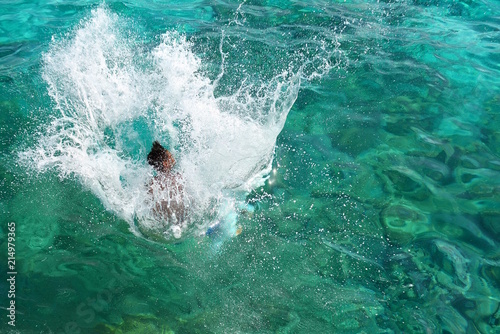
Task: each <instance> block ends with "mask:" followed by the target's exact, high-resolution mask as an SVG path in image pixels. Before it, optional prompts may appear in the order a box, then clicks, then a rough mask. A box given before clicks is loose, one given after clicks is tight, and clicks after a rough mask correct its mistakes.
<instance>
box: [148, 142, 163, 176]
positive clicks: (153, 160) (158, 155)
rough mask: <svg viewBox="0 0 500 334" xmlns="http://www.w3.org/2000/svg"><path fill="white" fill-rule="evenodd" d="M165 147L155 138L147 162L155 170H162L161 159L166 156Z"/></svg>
mask: <svg viewBox="0 0 500 334" xmlns="http://www.w3.org/2000/svg"><path fill="white" fill-rule="evenodd" d="M165 151H166V149H165V148H164V147H163V146H161V144H160V143H159V142H158V141H157V140H155V141H154V143H153V147H152V148H151V152H149V154H148V163H149V164H150V165H151V166H153V167H154V168H155V169H157V170H163V160H164V159H165V158H166V152H165Z"/></svg>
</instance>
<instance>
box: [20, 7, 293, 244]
mask: <svg viewBox="0 0 500 334" xmlns="http://www.w3.org/2000/svg"><path fill="white" fill-rule="evenodd" d="M135 41H136V39H134V37H133V36H132V37H131V36H130V34H128V33H126V22H125V21H123V20H122V19H120V18H119V17H118V16H117V15H115V14H113V13H111V12H110V11H109V10H107V9H106V8H103V7H101V8H98V9H95V10H94V11H93V12H92V15H91V17H90V18H89V19H88V20H86V21H84V22H83V23H82V24H81V25H80V26H79V27H78V28H77V29H76V30H75V31H74V32H73V33H71V34H69V35H68V36H66V37H64V38H60V39H53V41H52V44H51V47H50V50H49V51H48V52H47V53H46V54H45V55H44V72H43V77H44V79H45V81H46V82H47V85H48V91H49V94H50V96H51V98H52V100H53V103H54V107H55V109H56V111H57V113H56V114H55V117H54V119H53V120H52V121H51V122H50V124H48V126H46V127H45V128H44V129H43V131H42V136H41V139H40V140H39V142H38V145H37V147H36V148H34V149H32V150H30V151H29V152H25V154H23V158H24V159H25V160H26V159H28V160H30V161H31V162H32V163H33V165H34V166H35V167H36V168H37V169H38V170H40V171H45V170H47V169H55V170H56V171H57V173H59V175H60V176H61V177H67V176H74V177H76V178H77V179H78V180H80V182H81V183H82V184H83V185H84V187H85V188H87V189H90V190H91V191H92V192H93V193H94V194H95V195H96V196H97V197H98V198H99V199H100V200H101V201H102V203H103V204H104V206H105V207H106V208H107V209H108V210H111V211H113V212H115V213H116V214H117V215H119V216H120V217H122V218H123V219H125V220H126V221H128V222H129V223H130V226H131V228H132V230H133V231H135V232H138V231H142V232H145V231H146V233H149V232H151V233H153V234H155V233H156V234H159V235H163V237H165V238H167V239H168V238H171V237H174V238H178V237H181V236H182V235H183V234H185V232H186V231H189V230H190V227H192V226H198V227H199V226H200V225H201V226H202V228H203V227H207V226H208V225H210V223H211V222H210V219H207V217H217V215H218V213H217V212H214V208H215V210H217V209H216V208H217V203H235V202H236V201H241V200H242V198H244V194H245V193H246V192H247V191H249V190H251V189H252V188H254V187H255V186H258V185H261V184H262V183H263V181H264V180H265V178H266V175H268V174H269V171H270V168H271V163H272V157H273V150H274V145H275V141H276V138H277V136H278V134H279V133H280V131H281V130H282V128H283V126H284V123H285V120H286V117H287V114H288V112H289V110H290V109H291V107H292V105H293V103H294V101H295V99H296V98H297V94H298V90H299V86H300V79H299V76H298V75H291V74H289V73H286V72H283V73H278V74H277V75H276V76H275V78H274V79H273V80H271V82H268V83H258V85H259V86H258V87H257V86H256V85H250V84H247V85H245V86H242V87H241V88H240V89H239V90H238V92H237V93H235V94H234V95H231V96H223V97H217V98H216V97H215V96H214V89H215V86H216V82H217V81H216V82H215V83H214V82H212V81H211V80H209V79H208V77H206V76H204V75H203V73H202V71H201V60H200V59H199V58H198V57H197V56H196V55H195V54H194V53H193V52H192V50H191V47H192V46H191V44H190V42H189V41H187V40H186V38H185V37H183V36H179V35H178V34H175V33H170V32H168V33H166V34H164V35H163V36H162V39H161V42H160V43H159V44H158V45H157V46H156V47H155V48H154V49H153V50H151V51H144V50H142V49H141V48H140V47H138V46H137V45H136V44H135ZM141 50H142V51H141ZM255 91H259V93H258V94H254V93H251V92H255ZM139 125H140V126H139ZM137 127H139V128H140V130H138V129H137ZM154 139H158V140H160V142H162V143H163V144H165V146H167V147H168V148H169V149H170V150H171V151H172V152H173V154H174V156H175V157H176V160H177V165H176V169H177V170H178V172H179V173H181V174H182V175H183V179H182V182H183V186H184V188H185V195H184V199H183V200H184V201H185V202H186V205H187V206H189V214H188V216H189V219H186V220H184V222H183V223H182V224H179V225H175V226H174V225H172V222H169V221H168V220H164V219H158V217H155V215H154V214H153V212H152V211H153V210H152V208H153V206H154V203H152V202H151V201H150V200H148V199H149V198H150V197H151V195H150V193H149V188H150V187H149V184H150V181H151V179H152V177H153V171H152V169H151V167H150V166H148V165H147V162H146V155H147V153H148V151H149V149H150V147H151V141H152V140H154ZM224 206H225V207H226V208H227V204H224ZM233 206H234V205H233ZM192 230H195V228H193V229H192ZM196 230H198V228H196Z"/></svg>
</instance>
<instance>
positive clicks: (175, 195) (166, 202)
mask: <svg viewBox="0 0 500 334" xmlns="http://www.w3.org/2000/svg"><path fill="white" fill-rule="evenodd" d="M148 163H149V164H150V165H151V166H153V168H154V169H155V170H156V172H157V174H156V176H155V177H154V178H153V180H152V181H151V184H150V188H149V193H150V194H151V195H152V197H153V202H154V207H153V210H154V213H155V214H156V215H157V216H159V217H160V218H162V219H164V220H166V221H168V222H169V223H173V224H180V223H182V221H183V220H184V218H185V217H184V216H185V211H186V210H185V205H184V187H183V184H182V176H181V174H179V173H176V172H174V171H173V168H174V166H175V159H174V156H173V155H172V153H170V152H169V151H168V150H167V149H165V148H164V147H163V146H162V145H161V144H160V143H159V142H158V141H155V142H154V143H153V147H152V148H151V152H149V154H148Z"/></svg>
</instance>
